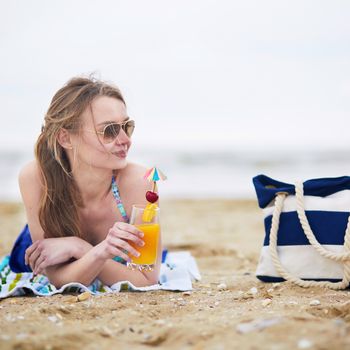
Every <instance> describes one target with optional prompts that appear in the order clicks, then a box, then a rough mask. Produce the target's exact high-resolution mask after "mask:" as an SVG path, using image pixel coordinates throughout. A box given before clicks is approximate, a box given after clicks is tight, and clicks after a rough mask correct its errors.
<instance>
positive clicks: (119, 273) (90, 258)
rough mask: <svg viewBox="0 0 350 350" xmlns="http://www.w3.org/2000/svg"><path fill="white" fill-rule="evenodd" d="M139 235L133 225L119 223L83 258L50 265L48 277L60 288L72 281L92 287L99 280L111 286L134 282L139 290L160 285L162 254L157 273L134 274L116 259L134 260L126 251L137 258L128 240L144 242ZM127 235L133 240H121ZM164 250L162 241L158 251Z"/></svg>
mask: <svg viewBox="0 0 350 350" xmlns="http://www.w3.org/2000/svg"><path fill="white" fill-rule="evenodd" d="M132 232H133V234H132ZM139 234H140V231H138V230H137V229H136V228H135V227H133V226H132V225H129V224H126V223H121V222H118V223H116V224H115V225H114V226H113V228H112V229H111V230H110V231H109V233H108V235H107V237H106V238H105V239H104V240H103V241H102V242H100V243H99V244H97V245H96V246H94V247H93V246H91V245H90V247H88V246H86V248H85V249H86V251H85V254H84V255H83V256H82V257H81V258H80V259H78V260H76V261H74V262H68V263H65V264H59V265H56V266H49V267H47V268H46V274H47V276H48V277H49V280H50V281H51V283H53V284H54V285H55V286H56V287H58V288H59V287H61V286H62V285H64V284H67V283H69V282H80V283H82V284H85V285H89V284H91V283H92V282H93V281H94V279H95V278H98V279H100V281H101V282H102V283H104V284H106V285H109V286H110V285H112V284H114V283H117V282H119V281H130V282H131V283H132V284H134V285H135V286H137V287H139V286H146V285H153V284H156V283H157V282H158V276H159V269H160V263H161V261H160V260H161V254H159V255H158V258H157V263H156V268H155V270H154V271H151V272H140V271H137V270H135V271H132V270H130V269H129V268H127V267H126V266H125V265H123V264H121V263H119V262H116V261H114V260H112V258H113V257H115V256H120V257H122V258H123V259H124V260H127V261H128V260H130V258H129V256H128V255H126V254H125V253H124V252H123V251H124V250H127V251H129V252H130V253H131V254H132V255H135V256H136V254H137V251H135V250H134V249H133V248H132V247H131V246H130V245H129V243H127V241H133V242H134V243H138V242H141V241H140V240H139V239H138V238H137V236H139ZM126 236H128V237H129V239H128V240H123V239H121V237H126ZM160 247H161V242H159V247H158V248H159V249H161V248H160ZM159 251H161V250H159Z"/></svg>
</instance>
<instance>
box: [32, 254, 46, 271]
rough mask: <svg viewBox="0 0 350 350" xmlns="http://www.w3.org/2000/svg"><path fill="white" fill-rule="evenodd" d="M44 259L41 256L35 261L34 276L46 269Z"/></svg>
mask: <svg viewBox="0 0 350 350" xmlns="http://www.w3.org/2000/svg"><path fill="white" fill-rule="evenodd" d="M45 263H46V258H45V257H44V256H42V255H40V256H39V257H38V259H36V261H35V266H33V272H34V274H35V275H39V274H40V273H41V272H42V271H43V270H44V268H45V267H46V265H45Z"/></svg>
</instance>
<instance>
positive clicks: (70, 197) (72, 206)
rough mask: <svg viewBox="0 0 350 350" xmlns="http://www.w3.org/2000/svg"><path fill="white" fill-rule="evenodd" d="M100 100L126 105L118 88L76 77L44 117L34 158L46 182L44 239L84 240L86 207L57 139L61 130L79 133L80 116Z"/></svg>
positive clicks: (41, 215)
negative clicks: (81, 213)
mask: <svg viewBox="0 0 350 350" xmlns="http://www.w3.org/2000/svg"><path fill="white" fill-rule="evenodd" d="M99 96H108V97H114V98H116V99H118V100H120V101H122V102H123V103H124V104H125V101H124V98H123V96H122V94H121V92H120V90H119V89H118V88H117V87H115V86H113V85H110V84H107V83H105V82H102V81H100V80H97V79H94V78H82V77H75V78H73V79H71V80H69V81H68V82H67V83H66V84H65V85H64V86H63V87H62V88H61V89H60V90H58V91H57V92H56V94H55V95H54V97H53V98H52V101H51V104H50V106H49V109H48V111H47V113H46V115H45V123H44V125H43V127H42V131H41V134H40V136H39V137H38V140H37V142H36V145H35V157H36V160H37V163H38V165H39V168H40V172H41V175H42V178H43V182H44V183H43V187H44V191H43V195H42V198H41V202H40V207H39V221H40V224H41V227H42V228H43V230H44V237H45V238H48V237H63V236H78V237H81V236H82V233H81V225H80V219H79V214H78V207H82V206H83V203H82V199H81V195H80V192H79V189H78V186H77V184H76V182H75V180H74V178H73V176H72V175H71V165H70V163H69V160H68V157H67V154H66V152H65V149H64V148H63V147H62V146H61V145H60V144H59V142H58V140H57V137H58V133H59V131H60V130H61V129H62V128H64V129H67V130H68V131H69V132H72V133H77V132H79V129H80V126H81V118H80V116H81V115H82V113H83V112H84V111H85V110H86V108H88V107H90V106H91V103H92V101H93V100H94V99H95V98H96V97H99Z"/></svg>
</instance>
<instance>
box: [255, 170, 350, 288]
mask: <svg viewBox="0 0 350 350" xmlns="http://www.w3.org/2000/svg"><path fill="white" fill-rule="evenodd" d="M253 183H254V186H255V190H256V194H257V197H258V203H259V206H260V208H262V209H263V212H264V217H265V232H266V236H265V240H264V246H263V248H262V250H261V255H260V260H259V263H258V267H257V271H256V275H257V277H258V278H259V279H260V280H262V281H264V282H281V281H284V280H290V281H292V282H294V283H296V284H298V285H300V286H302V287H310V286H315V285H317V286H319V285H321V286H325V287H329V288H332V289H344V288H347V287H348V286H349V281H350V216H349V213H350V177H348V176H343V177H338V178H323V179H313V180H308V181H306V182H304V183H301V182H298V183H296V184H295V185H291V184H288V183H283V182H280V181H276V180H273V179H271V178H269V177H267V176H265V175H259V176H256V177H254V178H253Z"/></svg>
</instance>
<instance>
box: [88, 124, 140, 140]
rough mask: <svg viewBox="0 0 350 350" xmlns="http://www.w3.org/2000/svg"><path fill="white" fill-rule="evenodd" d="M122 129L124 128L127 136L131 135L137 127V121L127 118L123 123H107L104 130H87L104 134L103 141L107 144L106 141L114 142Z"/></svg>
mask: <svg viewBox="0 0 350 350" xmlns="http://www.w3.org/2000/svg"><path fill="white" fill-rule="evenodd" d="M121 129H123V131H124V132H125V134H126V136H128V137H131V135H132V134H133V132H134V129H135V121H134V120H127V121H125V122H123V123H111V124H107V125H106V126H105V127H104V128H103V130H102V131H95V130H86V131H90V132H94V133H96V134H98V135H102V138H101V140H102V143H104V144H106V143H111V142H113V141H114V140H115V139H116V138H117V137H118V135H119V133H120V130H121Z"/></svg>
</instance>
